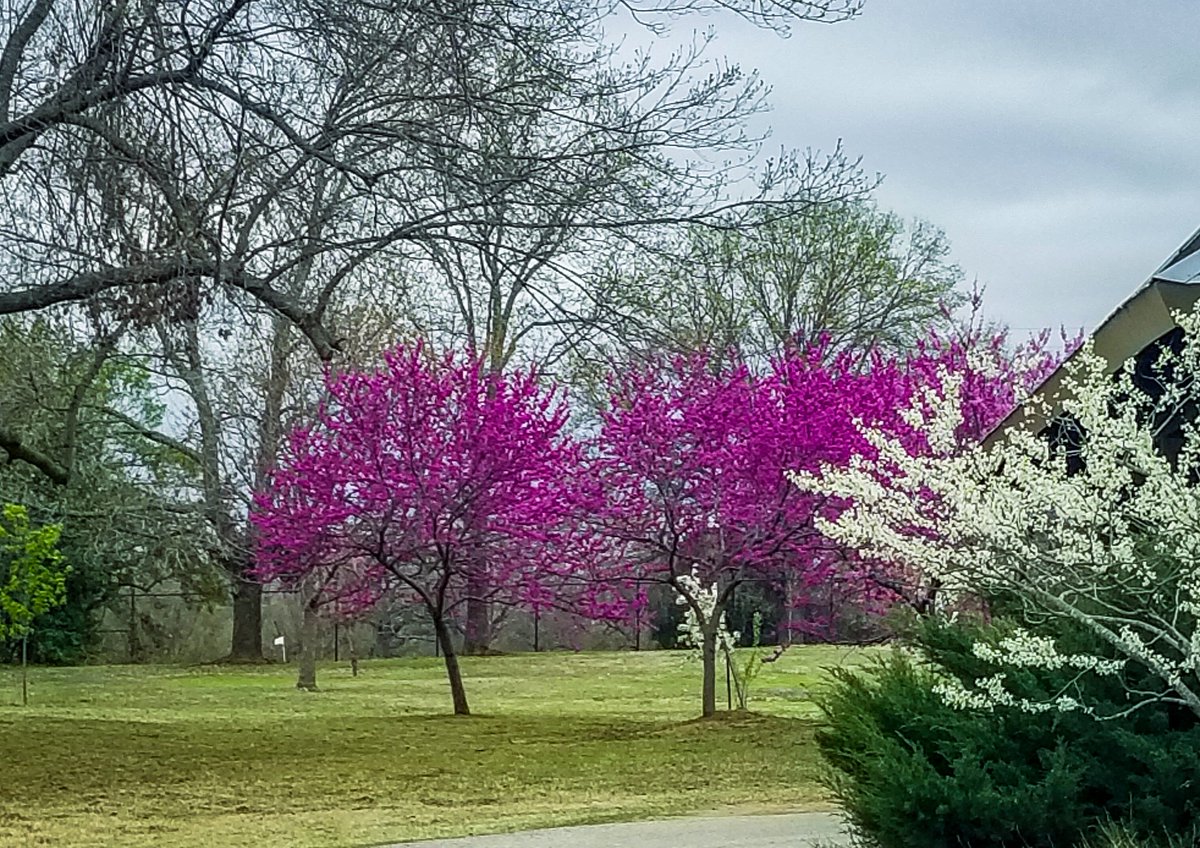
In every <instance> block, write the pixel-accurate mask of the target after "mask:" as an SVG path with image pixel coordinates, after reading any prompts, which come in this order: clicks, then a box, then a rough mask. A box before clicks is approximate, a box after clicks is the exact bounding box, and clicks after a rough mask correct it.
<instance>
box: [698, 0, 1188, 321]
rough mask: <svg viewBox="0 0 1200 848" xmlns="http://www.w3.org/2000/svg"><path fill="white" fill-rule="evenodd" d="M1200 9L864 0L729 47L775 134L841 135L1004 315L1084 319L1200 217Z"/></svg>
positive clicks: (1133, 281) (721, 44)
mask: <svg viewBox="0 0 1200 848" xmlns="http://www.w3.org/2000/svg"><path fill="white" fill-rule="evenodd" d="M1135 11H1136V14H1134V12H1135ZM1196 20H1197V18H1196V14H1195V8H1194V6H1192V5H1191V4H1190V3H1189V2H1186V0H1147V1H1146V2H1142V3H1139V4H1130V3H1128V2H1126V3H1116V2H1112V0H1059V2H1056V3H1053V4H1047V3H1044V2H1038V3H1033V2H1025V0H1010V1H1009V2H1005V3H976V2H970V3H967V2H961V0H920V2H918V0H868V2H867V5H866V9H865V11H864V13H863V15H862V16H861V17H860V18H859V19H857V20H855V21H852V22H849V23H845V24H839V25H836V26H831V27H830V26H818V25H798V26H797V27H796V28H795V30H794V34H793V36H792V37H791V38H790V39H776V38H774V37H773V36H770V35H769V34H766V33H763V32H761V31H755V30H754V29H753V28H751V27H748V26H745V25H740V24H738V23H736V22H733V23H729V24H728V25H727V23H726V22H725V21H722V22H720V25H719V27H718V29H719V31H720V33H721V37H720V38H719V39H718V42H717V45H716V46H717V48H718V49H719V50H720V51H721V52H723V53H724V54H725V55H727V56H728V57H729V58H730V59H731V60H733V61H735V62H738V63H740V64H742V65H743V66H745V67H747V68H751V67H753V68H757V69H759V71H760V72H761V74H762V77H763V78H764V80H766V81H767V82H768V83H769V84H771V85H772V86H773V89H774V90H773V93H772V97H771V99H772V102H773V103H774V106H775V108H774V111H773V113H772V114H771V115H770V116H769V121H770V124H771V125H772V128H773V131H774V134H773V140H774V142H775V143H777V144H782V145H784V146H789V147H809V146H814V147H830V146H832V145H833V144H834V143H836V141H837V140H838V139H842V140H843V141H844V143H845V145H846V148H847V150H848V151H850V152H851V153H854V154H856V155H862V156H863V159H864V163H865V165H866V167H867V168H868V169H869V170H878V171H880V172H882V173H884V174H885V175H886V179H885V182H884V184H883V186H882V187H881V189H880V192H879V198H880V201H881V203H882V204H884V205H886V206H888V207H890V208H892V209H895V210H896V211H897V212H899V213H901V214H903V215H906V216H918V217H922V218H925V219H927V220H929V221H932V222H933V223H934V224H936V225H938V226H940V227H942V228H943V229H945V230H946V232H947V234H948V235H949V237H950V240H951V242H952V244H953V245H954V255H955V259H956V260H957V261H958V262H959V264H961V265H962V266H963V268H964V270H966V271H967V273H968V274H969V275H978V277H979V278H980V280H981V282H983V283H985V284H986V285H987V288H988V304H989V311H990V312H991V313H993V314H994V315H995V316H996V317H997V318H1000V319H1001V320H1004V321H1006V322H1008V323H1009V324H1011V325H1013V326H1014V327H1036V326H1046V325H1054V326H1057V325H1060V324H1065V325H1067V326H1068V327H1079V326H1085V327H1091V326H1094V325H1095V324H1096V323H1097V322H1098V321H1100V320H1101V319H1102V318H1103V317H1104V316H1105V315H1106V314H1107V313H1108V312H1109V311H1110V310H1111V309H1112V308H1113V307H1114V306H1115V305H1116V304H1117V303H1118V302H1120V301H1121V300H1122V299H1123V298H1124V297H1125V296H1127V295H1128V294H1129V293H1130V292H1132V291H1133V289H1134V288H1136V287H1137V286H1138V285H1139V284H1140V283H1141V282H1142V281H1143V280H1144V279H1145V278H1146V277H1147V276H1148V275H1149V274H1150V273H1151V272H1152V271H1153V270H1154V269H1155V268H1156V267H1157V266H1158V264H1159V263H1160V262H1161V261H1162V260H1163V259H1165V258H1166V256H1167V255H1168V254H1169V253H1170V252H1171V251H1172V250H1174V249H1175V248H1176V247H1177V246H1178V245H1179V244H1181V243H1182V242H1183V241H1184V240H1185V239H1186V238H1187V237H1188V236H1189V235H1190V234H1191V233H1192V232H1193V231H1194V230H1195V229H1196V227H1197V226H1200V202H1198V201H1200V157H1198V156H1196V154H1195V150H1196V139H1197V138H1200V75H1197V74H1195V73H1194V67H1193V66H1194V62H1193V60H1192V56H1193V55H1194V43H1193V42H1194V32H1195V23H1196Z"/></svg>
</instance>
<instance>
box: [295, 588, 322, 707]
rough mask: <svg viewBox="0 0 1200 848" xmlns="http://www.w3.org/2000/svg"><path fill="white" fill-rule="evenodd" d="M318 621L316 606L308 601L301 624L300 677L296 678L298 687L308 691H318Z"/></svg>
mask: <svg viewBox="0 0 1200 848" xmlns="http://www.w3.org/2000/svg"><path fill="white" fill-rule="evenodd" d="M318 623H319V622H318V619H317V610H316V608H315V607H314V606H313V605H312V604H307V603H306V604H305V605H304V618H303V620H302V622H301V624H300V677H299V678H298V679H297V680H296V688H297V689H303V690H305V691H306V692H316V691H317V639H318V637H319V628H318V626H317V625H318Z"/></svg>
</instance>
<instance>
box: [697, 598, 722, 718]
mask: <svg viewBox="0 0 1200 848" xmlns="http://www.w3.org/2000/svg"><path fill="white" fill-rule="evenodd" d="M718 615H719V613H718ZM716 620H720V619H716ZM700 659H701V661H702V663H703V665H704V688H703V694H702V700H703V704H702V708H701V715H702V716H704V717H705V718H708V717H709V716H712V715H715V714H716V712H717V630H716V626H715V625H712V626H710V627H705V628H704V641H703V644H702V645H701V647H700Z"/></svg>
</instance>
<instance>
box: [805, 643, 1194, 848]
mask: <svg viewBox="0 0 1200 848" xmlns="http://www.w3.org/2000/svg"><path fill="white" fill-rule="evenodd" d="M1004 629H1005V628H1004V625H1003V624H1001V625H998V626H997V627H991V628H985V627H981V626H975V625H958V626H951V625H947V624H944V623H940V624H939V623H929V624H925V625H923V626H921V627H920V628H919V629H918V630H917V631H916V633H915V634H914V637H913V638H914V642H915V646H916V648H917V649H918V652H917V653H912V652H907V651H897V652H896V653H895V654H893V655H892V656H890V657H888V658H886V659H883V660H880V661H879V662H878V663H877V664H876V665H875V666H874V667H872V668H871V669H870V670H869V671H867V672H866V673H854V672H850V671H835V672H834V681H835V682H834V684H833V686H832V687H831V689H830V690H829V691H828V693H827V694H826V695H825V696H824V699H823V701H822V704H821V706H822V709H823V711H824V712H825V715H826V718H827V721H828V724H827V727H826V728H825V729H824V730H822V731H821V732H820V733H819V734H818V737H817V740H818V745H819V747H820V749H821V751H822V754H823V755H824V757H825V759H826V761H827V762H828V764H829V765H830V766H831V772H830V775H829V785H830V786H831V788H832V789H833V791H834V794H835V795H836V797H837V798H838V800H839V802H840V803H841V804H842V806H843V807H844V809H845V810H846V812H847V814H848V815H849V817H850V819H851V821H852V822H853V824H854V825H855V826H856V827H857V828H858V829H859V831H860V832H861V833H862V834H863V836H864V837H866V838H867V840H868V841H869V843H870V844H873V845H876V846H879V847H880V848H959V846H962V845H970V846H973V848H1017V846H1021V848H1026V847H1027V846H1029V847H1030V848H1039V847H1040V846H1044V848H1051V846H1055V847H1056V848H1061V846H1069V845H1074V844H1078V843H1079V841H1080V839H1081V838H1083V837H1084V836H1086V835H1088V834H1090V833H1093V832H1094V831H1095V829H1096V828H1098V827H1100V826H1101V825H1103V824H1105V823H1107V822H1110V821H1119V822H1121V823H1122V824H1123V825H1124V826H1125V827H1126V828H1128V830H1129V832H1130V833H1131V834H1132V835H1135V836H1154V835H1156V834H1163V833H1171V834H1191V833H1192V832H1193V831H1196V829H1197V828H1198V827H1200V725H1198V723H1197V722H1196V721H1194V720H1193V719H1192V718H1191V717H1190V714H1189V713H1187V712H1186V711H1184V710H1180V709H1177V708H1170V707H1167V706H1161V705H1159V706H1147V707H1145V708H1143V709H1140V710H1138V711H1136V712H1134V713H1133V714H1131V715H1128V716H1124V717H1121V718H1112V719H1110V720H1098V719H1096V718H1094V717H1092V716H1089V715H1086V714H1084V713H1081V712H1071V713H1059V712H1048V713H1041V714H1030V713H1027V712H1022V711H1020V710H1017V709H1012V708H1004V707H997V708H996V709H995V710H994V711H992V712H984V711H971V710H960V709H955V708H952V707H950V706H948V705H947V704H946V703H944V702H943V700H942V699H941V697H940V696H939V695H937V694H936V693H935V692H934V689H933V687H934V685H935V684H936V683H937V682H938V680H939V679H944V678H945V677H946V676H954V677H958V678H959V679H960V680H961V681H963V682H965V683H969V682H970V681H972V680H974V679H975V678H976V677H980V676H983V675H985V674H988V673H991V671H992V669H990V667H988V666H986V664H984V663H983V662H982V661H981V660H979V659H978V658H976V657H975V656H974V655H973V654H972V651H971V646H972V644H973V643H974V642H975V641H976V640H977V639H995V638H998V637H999V636H1000V635H1001V634H1002V633H1003V632H1004ZM1058 635H1059V638H1060V642H1062V643H1063V644H1064V645H1065V644H1066V643H1069V642H1070V641H1072V640H1074V641H1076V642H1078V643H1081V644H1082V643H1084V642H1086V641H1087V637H1086V635H1084V634H1080V633H1061V634H1058ZM1089 647H1090V649H1091V650H1097V646H1095V645H1091V646H1089ZM1137 675H1138V672H1137V670H1136V669H1134V670H1131V672H1130V676H1129V677H1127V678H1126V679H1125V680H1124V681H1118V680H1112V679H1104V678H1085V679H1080V680H1077V681H1076V680H1074V678H1076V677H1077V676H1078V675H1077V674H1075V673H1072V672H1067V671H1063V672H1046V671H1031V670H1025V671H1021V672H1019V673H1015V672H1014V673H1013V674H1011V675H1010V679H1008V680H1006V684H1007V685H1008V686H1009V688H1010V689H1011V690H1012V691H1014V693H1015V694H1018V695H1021V696H1023V697H1027V698H1029V699H1031V700H1048V699H1049V698H1050V697H1051V696H1053V695H1054V694H1055V693H1057V692H1060V691H1063V689H1064V688H1066V687H1069V686H1071V685H1082V686H1086V687H1088V691H1087V695H1088V698H1089V699H1090V700H1091V701H1092V702H1096V703H1101V704H1104V705H1106V706H1107V708H1108V712H1107V714H1110V715H1113V714H1116V713H1118V712H1119V706H1120V704H1122V703H1126V699H1125V692H1126V689H1125V687H1126V686H1130V687H1136V686H1137V685H1138V679H1137Z"/></svg>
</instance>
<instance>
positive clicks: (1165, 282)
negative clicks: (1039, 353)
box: [984, 230, 1200, 445]
mask: <svg viewBox="0 0 1200 848" xmlns="http://www.w3.org/2000/svg"><path fill="white" fill-rule="evenodd" d="M1198 300H1200V230H1197V231H1196V232H1195V233H1193V234H1192V237H1191V238H1189V239H1188V240H1187V241H1185V242H1184V243H1183V245H1182V246H1181V247H1180V248H1179V249H1178V250H1177V251H1175V252H1174V253H1173V254H1171V256H1170V258H1169V259H1167V261H1166V262H1164V263H1163V264H1162V265H1161V266H1160V267H1159V269H1158V270H1157V271H1155V272H1154V273H1153V274H1152V275H1151V276H1150V278H1149V279H1148V280H1146V282H1144V283H1142V285H1141V286H1139V287H1138V289H1137V291H1135V292H1134V293H1133V294H1132V295H1130V296H1129V298H1127V299H1126V300H1125V302H1124V303H1122V304H1121V305H1120V306H1118V307H1117V308H1116V309H1114V310H1113V311H1112V312H1111V313H1110V314H1109V316H1108V317H1107V318H1105V319H1104V320H1103V321H1101V322H1100V325H1099V326H1098V327H1096V329H1095V330H1093V331H1092V333H1091V336H1090V338H1091V340H1092V346H1093V349H1094V351H1095V352H1096V353H1097V354H1098V355H1100V356H1103V357H1104V358H1105V360H1107V362H1108V366H1107V368H1108V371H1109V373H1112V372H1115V371H1116V370H1117V369H1118V368H1120V367H1121V365H1122V364H1123V363H1124V362H1125V361H1126V360H1127V359H1129V358H1130V357H1131V356H1134V355H1136V354H1137V353H1138V352H1140V351H1141V350H1142V349H1143V348H1144V347H1146V345H1148V344H1150V343H1151V342H1153V341H1154V340H1155V339H1158V338H1159V337H1161V336H1163V335H1164V334H1165V333H1168V332H1170V331H1171V330H1172V329H1174V328H1175V326H1176V324H1175V319H1174V317H1173V316H1174V315H1175V314H1176V313H1178V312H1181V311H1185V310H1186V311H1190V310H1191V309H1193V308H1194V307H1195V305H1196V302H1197V301H1198ZM1075 355H1076V354H1072V355H1071V356H1070V357H1068V358H1067V360H1066V361H1065V362H1064V363H1063V364H1062V365H1060V366H1059V367H1058V368H1057V369H1056V370H1055V371H1054V373H1052V374H1051V375H1050V376H1049V377H1047V378H1046V380H1045V381H1043V382H1042V384H1041V385H1040V386H1038V387H1037V389H1036V390H1035V391H1034V394H1035V395H1038V396H1041V397H1049V398H1051V399H1053V398H1055V397H1056V396H1057V395H1058V394H1059V392H1060V390H1061V385H1062V379H1063V374H1064V371H1065V366H1066V364H1067V362H1070V361H1071V360H1072V359H1073V358H1074V357H1075ZM1051 406H1052V408H1053V406H1054V404H1052V405H1051ZM1047 423H1048V422H1047V416H1046V415H1042V414H1038V413H1036V412H1033V411H1031V410H1029V409H1028V407H1027V406H1026V405H1021V406H1019V407H1017V408H1016V409H1015V410H1013V411H1012V412H1011V413H1009V415H1008V417H1007V418H1005V419H1004V420H1003V421H1001V422H1000V423H999V424H997V425H996V426H995V428H993V429H992V432H991V433H989V434H988V435H987V438H985V439H984V444H985V445H986V444H991V443H992V442H995V441H996V440H997V439H999V438H1000V437H1001V436H1002V435H1003V434H1004V433H1005V432H1006V431H1008V430H1010V429H1011V428H1013V427H1021V428H1025V429H1031V430H1041V429H1042V428H1043V427H1044V426H1046V424H1047Z"/></svg>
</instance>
